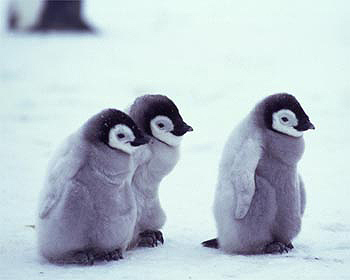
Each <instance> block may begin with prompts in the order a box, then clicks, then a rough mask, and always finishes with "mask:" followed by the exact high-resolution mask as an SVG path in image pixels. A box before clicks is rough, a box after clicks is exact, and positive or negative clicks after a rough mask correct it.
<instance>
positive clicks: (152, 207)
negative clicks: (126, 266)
mask: <svg viewBox="0 0 350 280" xmlns="http://www.w3.org/2000/svg"><path fill="white" fill-rule="evenodd" d="M128 113H129V115H130V117H131V118H133V120H134V121H135V123H136V124H137V126H138V127H139V128H140V129H141V130H142V131H143V132H144V133H145V134H146V135H148V136H150V137H151V140H150V142H149V143H148V144H147V145H145V146H143V147H142V148H141V149H139V150H138V151H137V152H136V153H135V154H134V155H133V159H134V162H135V166H136V169H135V172H134V174H133V177H132V189H133V191H134V192H135V198H136V202H137V222H136V227H135V231H134V237H133V240H132V242H131V244H130V247H134V246H147V247H149V246H151V247H154V246H157V244H158V242H161V243H163V242H164V240H163V235H162V233H161V232H160V231H159V229H160V228H161V227H162V226H163V225H164V223H165V220H166V216H165V213H164V211H163V209H162V207H161V205H160V201H159V195H158V188H159V184H160V182H161V181H162V179H163V178H164V177H165V176H166V175H167V174H169V173H170V171H171V170H172V169H173V168H174V167H175V165H176V163H177V161H178V159H179V145H180V143H181V140H182V136H183V135H184V134H185V133H186V132H188V131H192V130H193V129H192V127H191V126H189V125H187V124H186V123H185V122H184V121H183V119H182V117H181V115H180V113H179V110H178V108H177V107H176V105H175V104H174V102H172V101H171V100H170V99H169V98H168V97H166V96H164V95H144V96H141V97H138V98H137V99H136V100H135V101H134V103H133V104H132V105H131V107H130V108H129V111H128Z"/></svg>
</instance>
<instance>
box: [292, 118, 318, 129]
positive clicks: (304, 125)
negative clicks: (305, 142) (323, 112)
mask: <svg viewBox="0 0 350 280" xmlns="http://www.w3.org/2000/svg"><path fill="white" fill-rule="evenodd" d="M295 128H296V129H297V130H299V131H306V130H309V129H315V126H314V125H313V124H312V122H310V121H309V120H307V121H306V122H304V123H301V124H300V125H298V126H296V127H295Z"/></svg>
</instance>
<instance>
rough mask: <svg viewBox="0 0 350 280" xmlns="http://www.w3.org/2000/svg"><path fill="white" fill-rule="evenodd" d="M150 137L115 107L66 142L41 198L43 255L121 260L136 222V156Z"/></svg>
mask: <svg viewBox="0 0 350 280" xmlns="http://www.w3.org/2000/svg"><path fill="white" fill-rule="evenodd" d="M148 141H149V139H148V138H145V136H144V135H143V133H142V132H141V131H140V130H139V129H138V128H137V126H136V125H135V123H134V121H133V120H132V119H131V118H130V117H129V116H128V115H126V114H125V113H123V112H121V111H118V110H115V109H106V110H104V111H102V112H100V113H99V114H97V115H95V116H93V117H92V118H90V119H89V120H88V121H87V122H86V123H85V124H84V125H83V126H82V127H81V128H80V129H79V130H78V131H77V132H75V133H74V134H72V135H70V136H69V137H68V138H67V139H66V140H65V142H64V143H63V145H62V146H60V148H59V149H58V150H57V151H56V153H55V154H54V156H53V158H52V159H51V161H50V162H49V165H48V170H47V177H46V180H45V184H44V188H43V190H42V193H41V197H40V202H39V218H38V223H37V230H38V247H39V253H40V255H42V256H43V257H45V258H46V259H48V260H49V261H51V262H55V263H62V264H65V263H75V264H93V263H94V260H107V261H109V260H118V259H120V258H122V253H123V251H124V250H125V249H126V248H127V246H128V244H129V242H130V240H131V238H132V236H133V230H134V227H135V222H136V203H135V198H134V194H133V192H132V191H131V189H130V180H131V170H132V161H131V154H132V152H134V150H135V149H136V148H137V147H138V146H140V145H142V144H145V143H147V142H148Z"/></svg>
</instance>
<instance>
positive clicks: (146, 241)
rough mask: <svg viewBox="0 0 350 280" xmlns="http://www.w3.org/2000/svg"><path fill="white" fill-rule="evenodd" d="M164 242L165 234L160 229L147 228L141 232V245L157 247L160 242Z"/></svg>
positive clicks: (139, 244)
mask: <svg viewBox="0 0 350 280" xmlns="http://www.w3.org/2000/svg"><path fill="white" fill-rule="evenodd" d="M159 242H160V243H162V244H163V243H164V238H163V234H162V232H161V231H159V230H145V231H144V232H141V233H140V241H139V243H138V246H139V247H157V246H158V243H159Z"/></svg>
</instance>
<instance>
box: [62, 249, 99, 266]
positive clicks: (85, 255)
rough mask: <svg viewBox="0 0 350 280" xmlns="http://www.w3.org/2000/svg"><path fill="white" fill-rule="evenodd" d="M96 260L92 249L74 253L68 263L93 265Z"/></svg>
mask: <svg viewBox="0 0 350 280" xmlns="http://www.w3.org/2000/svg"><path fill="white" fill-rule="evenodd" d="M94 262H95V256H94V253H93V252H92V251H90V250H89V251H79V252H76V253H74V255H72V257H71V259H69V260H68V261H67V262H66V263H71V264H81V265H93V264H94Z"/></svg>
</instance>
